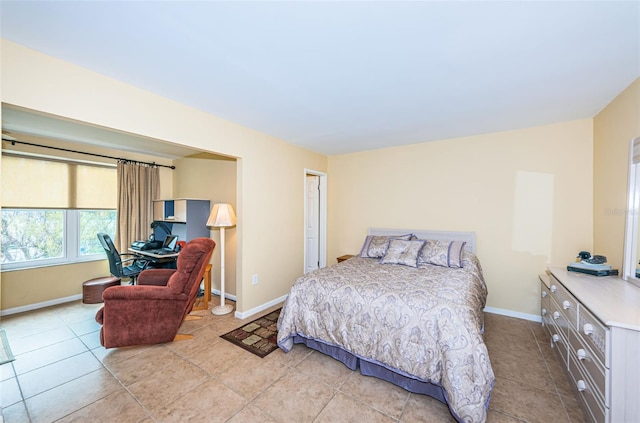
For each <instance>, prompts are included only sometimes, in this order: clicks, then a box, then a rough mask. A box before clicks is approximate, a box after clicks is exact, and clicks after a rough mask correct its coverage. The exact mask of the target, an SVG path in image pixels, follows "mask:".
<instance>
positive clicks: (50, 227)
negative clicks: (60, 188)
mask: <svg viewBox="0 0 640 423" xmlns="http://www.w3.org/2000/svg"><path fill="white" fill-rule="evenodd" d="M98 232H105V233H107V234H109V236H111V237H112V238H114V237H115V232H116V211H115V210H32V209H3V210H2V252H1V253H0V261H1V262H2V268H3V269H6V270H8V269H17V268H25V267H37V266H48V265H54V264H64V263H71V262H78V261H89V260H102V259H104V250H103V249H102V246H101V245H100V242H98V237H97V236H96V235H97V233H98Z"/></svg>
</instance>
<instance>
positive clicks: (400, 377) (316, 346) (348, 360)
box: [293, 335, 462, 422]
mask: <svg viewBox="0 0 640 423" xmlns="http://www.w3.org/2000/svg"><path fill="white" fill-rule="evenodd" d="M293 343H294V344H305V345H306V346H307V347H309V348H311V349H313V350H316V351H318V352H321V353H323V354H326V355H328V356H331V357H333V358H335V359H336V360H338V361H340V362H342V363H343V364H344V365H345V366H347V367H348V368H349V369H351V370H356V369H358V368H360V373H361V374H362V375H364V376H373V377H375V378H378V379H382V380H386V381H387V382H390V383H393V384H394V385H396V386H399V387H401V388H403V389H405V390H407V391H409V392H413V393H415V394H423V395H428V396H430V397H432V398H434V399H437V400H438V401H440V402H442V403H444V404H447V405H448V403H447V395H446V392H445V390H444V389H443V388H442V387H441V386H440V385H437V384H435V383H431V382H426V381H422V380H419V379H416V378H415V377H411V376H409V375H405V374H402V373H400V372H399V371H397V370H392V369H389V368H388V367H385V366H384V365H382V364H380V363H377V362H375V361H370V360H367V359H366V358H362V357H358V356H356V355H354V354H352V353H350V352H349V351H345V350H344V349H342V348H340V347H338V346H335V345H330V344H327V343H325V342H322V341H319V340H316V339H310V338H305V337H303V336H300V335H294V336H293ZM449 411H450V412H451V410H449ZM451 415H452V416H453V417H454V418H455V419H456V420H457V421H459V422H462V420H461V419H460V418H458V416H456V415H455V413H453V412H451Z"/></svg>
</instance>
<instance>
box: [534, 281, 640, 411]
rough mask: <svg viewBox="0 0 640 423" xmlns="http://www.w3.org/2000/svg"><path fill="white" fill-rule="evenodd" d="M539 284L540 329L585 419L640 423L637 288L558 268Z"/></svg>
mask: <svg viewBox="0 0 640 423" xmlns="http://www.w3.org/2000/svg"><path fill="white" fill-rule="evenodd" d="M540 281H541V288H542V302H541V315H542V324H543V325H544V327H545V328H546V329H547V331H548V332H549V336H550V337H551V347H552V348H553V349H554V350H555V351H556V353H557V356H558V358H559V360H560V361H561V362H562V364H563V367H564V368H565V369H566V370H567V372H568V373H569V378H570V381H571V382H573V384H574V386H575V388H576V391H577V397H578V399H579V400H580V401H581V403H582V406H583V408H584V411H585V415H586V416H587V418H588V419H591V420H592V421H594V422H607V423H623V422H640V288H637V287H635V286H633V285H632V284H630V283H628V282H625V281H623V280H622V279H619V278H617V277H596V276H590V275H585V274H581V273H575V272H569V271H567V270H566V269H562V268H550V269H549V270H547V272H546V273H545V274H543V275H540Z"/></svg>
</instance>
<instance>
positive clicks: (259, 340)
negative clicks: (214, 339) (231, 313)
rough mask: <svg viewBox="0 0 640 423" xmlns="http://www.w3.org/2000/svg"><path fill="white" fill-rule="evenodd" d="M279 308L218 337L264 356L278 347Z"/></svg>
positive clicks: (261, 356)
mask: <svg viewBox="0 0 640 423" xmlns="http://www.w3.org/2000/svg"><path fill="white" fill-rule="evenodd" d="M280 310H282V309H281V308H279V309H277V310H276V311H273V312H271V313H269V314H267V315H266V316H263V317H260V318H259V319H256V320H254V321H253V322H250V323H247V324H245V325H243V326H241V327H239V328H238V329H234V330H232V331H231V332H228V333H225V334H224V335H220V338H222V339H226V340H227V341H229V342H231V343H233V344H236V345H237V346H239V347H241V348H244V349H245V350H247V351H249V352H252V353H254V354H255V355H257V356H258V357H260V358H264V357H265V356H267V355H268V354H269V353H270V352H272V351H274V350H276V349H277V348H278V344H277V338H278V328H277V323H278V316H280Z"/></svg>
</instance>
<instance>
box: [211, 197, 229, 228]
mask: <svg viewBox="0 0 640 423" xmlns="http://www.w3.org/2000/svg"><path fill="white" fill-rule="evenodd" d="M235 224H236V214H235V213H234V212H233V207H231V204H225V203H218V204H214V205H213V208H212V209H211V214H210V215H209V220H207V226H212V227H214V228H229V227H231V226H234V225H235Z"/></svg>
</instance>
